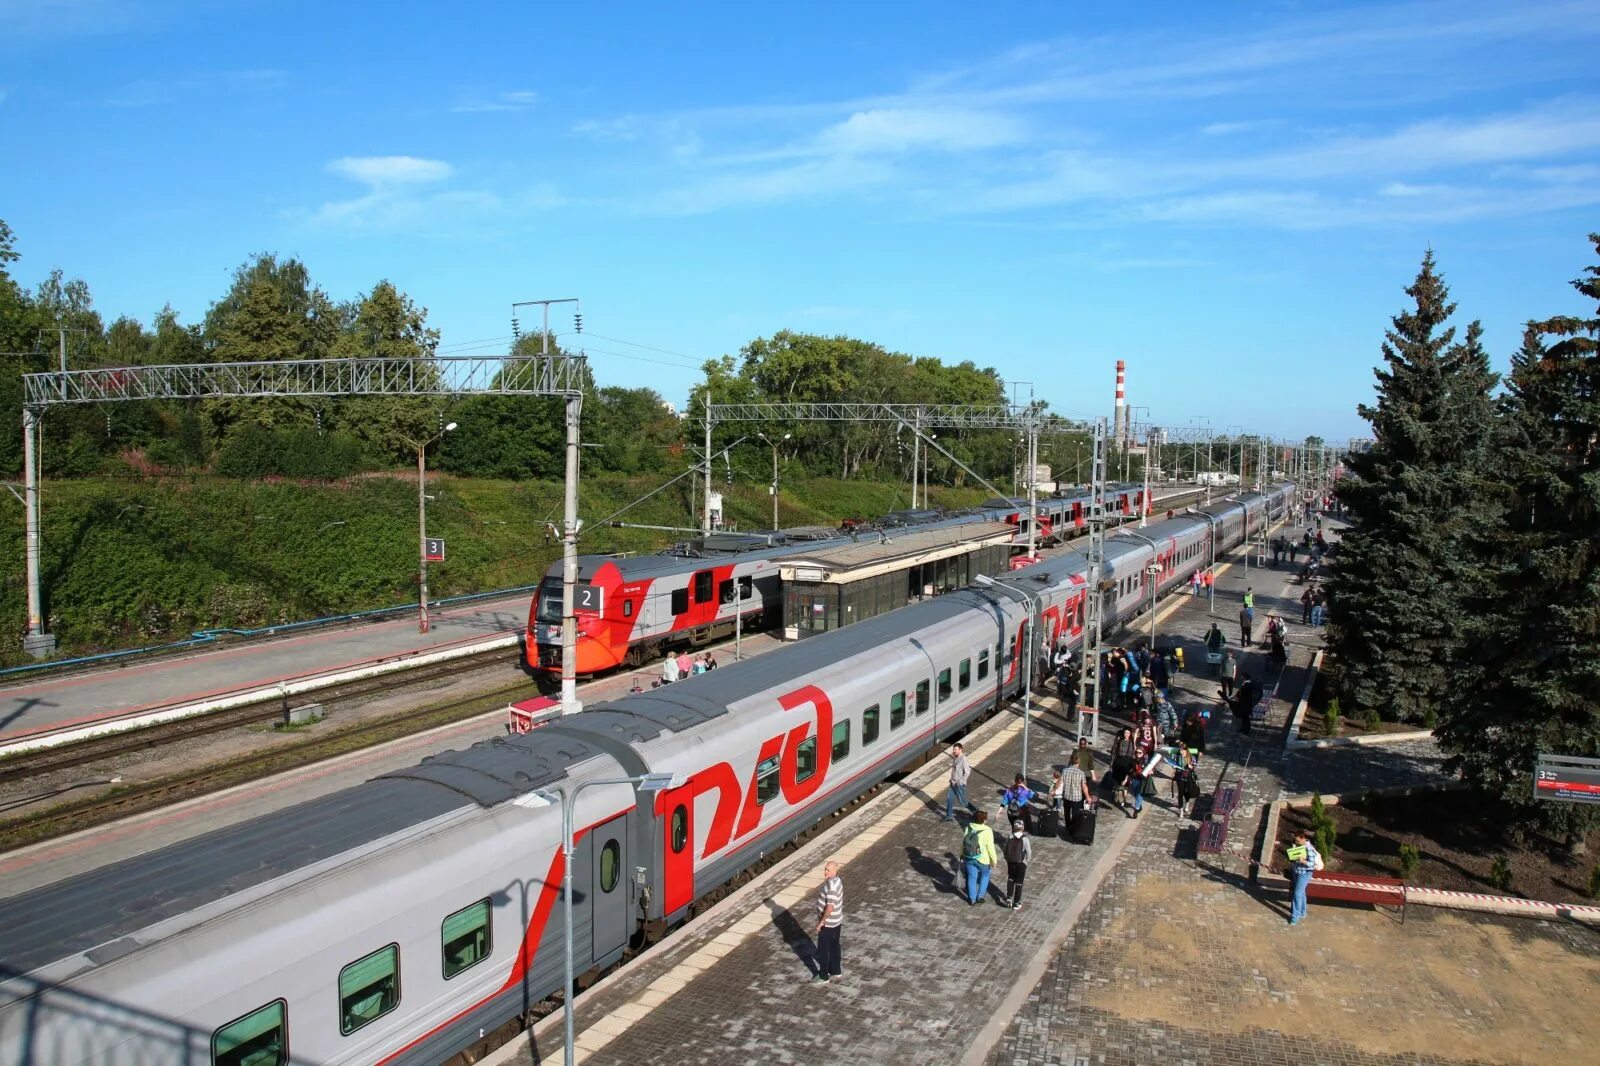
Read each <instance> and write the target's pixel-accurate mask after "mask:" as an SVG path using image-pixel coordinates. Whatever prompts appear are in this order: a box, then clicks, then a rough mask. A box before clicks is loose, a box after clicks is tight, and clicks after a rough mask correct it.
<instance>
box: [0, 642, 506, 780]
mask: <svg viewBox="0 0 1600 1066" xmlns="http://www.w3.org/2000/svg"><path fill="white" fill-rule="evenodd" d="M515 656H516V652H515V649H507V648H496V649H494V650H492V651H487V652H483V653H482V654H479V655H470V656H466V657H463V658H460V659H454V660H451V661H450V662H444V663H434V664H432V665H430V666H424V667H419V668H417V669H415V670H401V671H398V672H396V673H393V674H383V675H380V676H378V677H371V678H363V679H360V680H357V681H349V682H346V683H345V684H342V685H333V686H330V687H329V688H327V689H325V690H322V691H321V692H319V693H317V695H316V697H315V698H313V697H310V696H307V697H305V698H304V702H305V703H311V702H316V703H320V704H323V705H328V704H335V703H349V702H351V701H353V700H358V699H365V698H368V697H371V696H375V695H380V694H383V693H386V692H393V691H397V690H400V689H404V688H411V687H413V686H416V685H421V684H426V683H428V682H429V681H432V680H436V679H440V678H446V677H455V676H458V675H460V674H461V673H462V672H463V671H470V670H473V669H476V668H479V667H482V666H486V665H493V664H495V663H497V662H506V661H508V660H514V659H515ZM526 685H527V682H526V681H524V682H523V688H524V689H525V688H526ZM288 709H289V708H288V705H287V701H285V700H284V699H282V698H281V697H269V698H264V699H263V700H262V701H261V702H259V703H252V704H248V705H246V706H243V707H230V708H228V709H226V710H220V711H211V712H208V713H204V714H197V715H194V716H193V717H190V718H182V719H179V720H177V721H174V722H165V723H162V724H159V725H153V726H147V727H145V728H143V729H137V730H133V731H131V732H126V733H115V734H111V735H109V736H103V737H90V738H89V739H87V740H81V741H78V742H76V743H73V744H63V745H62V746H60V747H57V748H44V749H41V750H39V751H32V752H24V753H22V754H20V755H13V756H11V757H10V758H7V759H4V760H0V785H3V784H6V783H8V782H11V781H17V780H23V779H26V778H34V777H41V776H43V775H45V774H49V773H54V772H55V771H57V770H65V769H70V768H72V767H75V766H84V765H87V764H89V763H96V762H103V761H105V760H107V759H114V758H117V757H119V756H122V755H127V754H131V753H134V752H143V751H148V750H150V749H152V748H159V747H164V746H167V745H169V744H175V743H178V742H180V741H185V740H193V739H195V738H197V737H203V736H207V735H209V734H212V733H220V732H222V731H224V730H227V729H234V728H236V727H238V726H244V725H256V724H258V723H261V722H270V721H273V720H274V719H277V718H280V717H281V716H282V715H283V714H284V712H285V711H287V710H288Z"/></svg>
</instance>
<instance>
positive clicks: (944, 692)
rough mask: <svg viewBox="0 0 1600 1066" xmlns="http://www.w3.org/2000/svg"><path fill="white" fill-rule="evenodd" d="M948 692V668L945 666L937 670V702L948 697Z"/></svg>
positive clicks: (949, 689) (949, 690)
mask: <svg viewBox="0 0 1600 1066" xmlns="http://www.w3.org/2000/svg"><path fill="white" fill-rule="evenodd" d="M950 692H951V688H950V668H949V667H948V666H947V667H945V668H944V669H943V670H940V671H939V702H940V703H943V702H944V701H945V700H947V699H949V698H950Z"/></svg>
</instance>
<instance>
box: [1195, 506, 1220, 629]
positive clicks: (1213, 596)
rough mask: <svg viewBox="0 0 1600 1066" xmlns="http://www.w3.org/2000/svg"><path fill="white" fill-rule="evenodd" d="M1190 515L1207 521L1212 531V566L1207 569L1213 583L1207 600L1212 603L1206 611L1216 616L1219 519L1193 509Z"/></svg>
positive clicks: (1208, 591)
mask: <svg viewBox="0 0 1600 1066" xmlns="http://www.w3.org/2000/svg"><path fill="white" fill-rule="evenodd" d="M1189 513H1190V514H1192V515H1199V516H1200V517H1201V518H1204V519H1205V520H1206V526H1207V527H1208V528H1209V529H1210V530H1211V565H1210V566H1209V567H1207V568H1206V573H1207V574H1209V575H1210V577H1211V581H1210V582H1209V583H1208V584H1207V585H1206V598H1207V599H1208V600H1209V601H1210V603H1208V604H1207V606H1206V610H1207V612H1208V613H1210V614H1216V613H1217V519H1216V516H1215V515H1211V514H1207V513H1206V512H1205V511H1196V510H1195V509H1194V508H1193V507H1191V508H1189Z"/></svg>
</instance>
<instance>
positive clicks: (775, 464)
mask: <svg viewBox="0 0 1600 1066" xmlns="http://www.w3.org/2000/svg"><path fill="white" fill-rule="evenodd" d="M767 443H768V444H772V442H771V441H767ZM772 529H773V531H774V532H776V531H777V529H778V446H777V445H776V444H772Z"/></svg>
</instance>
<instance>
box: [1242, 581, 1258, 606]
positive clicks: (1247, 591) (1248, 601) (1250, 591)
mask: <svg viewBox="0 0 1600 1066" xmlns="http://www.w3.org/2000/svg"><path fill="white" fill-rule="evenodd" d="M1244 605H1245V606H1246V607H1249V608H1250V609H1251V610H1254V609H1255V606H1256V590H1255V589H1254V588H1253V587H1251V586H1249V585H1246V586H1245V588H1244Z"/></svg>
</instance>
